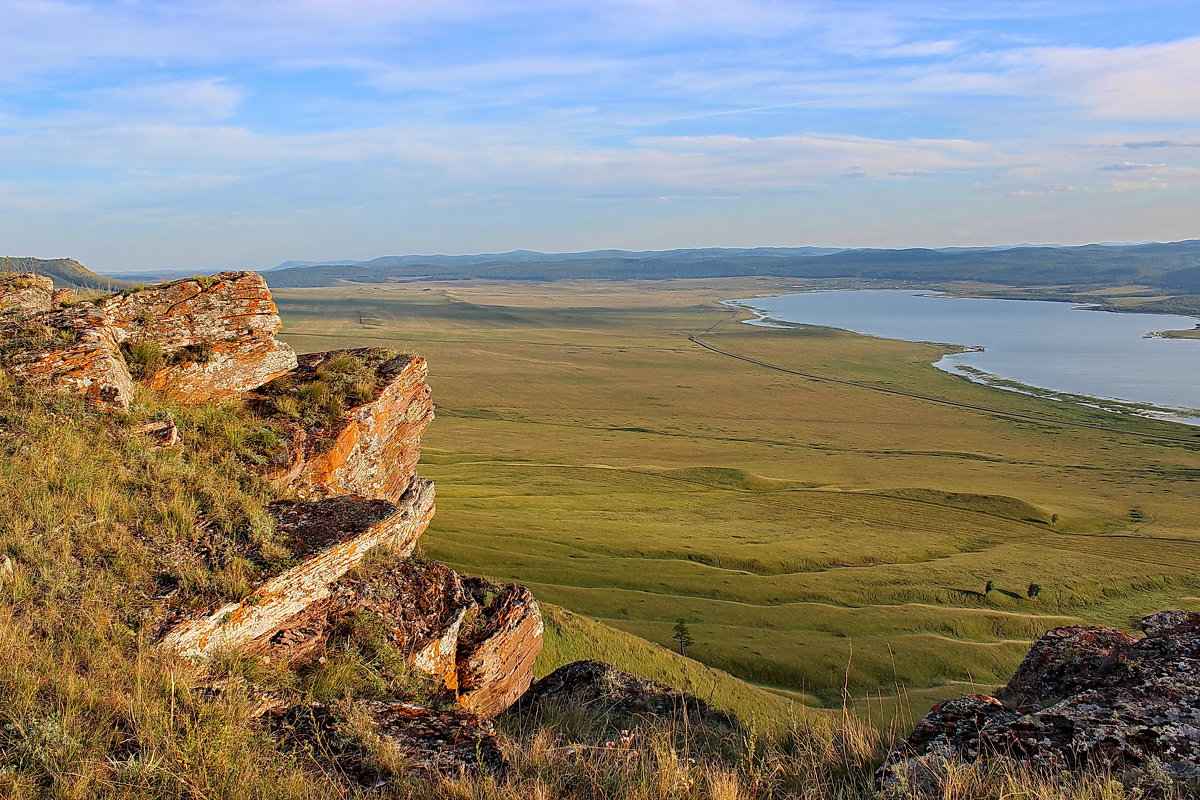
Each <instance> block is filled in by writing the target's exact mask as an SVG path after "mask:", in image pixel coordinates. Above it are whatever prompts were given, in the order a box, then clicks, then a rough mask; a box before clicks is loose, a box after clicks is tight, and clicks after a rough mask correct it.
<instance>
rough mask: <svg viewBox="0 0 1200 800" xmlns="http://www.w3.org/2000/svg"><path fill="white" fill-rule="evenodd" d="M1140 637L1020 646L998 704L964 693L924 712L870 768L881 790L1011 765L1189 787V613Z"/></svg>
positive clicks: (1106, 632) (1102, 634) (1149, 624)
mask: <svg viewBox="0 0 1200 800" xmlns="http://www.w3.org/2000/svg"><path fill="white" fill-rule="evenodd" d="M1142 629H1143V630H1144V631H1145V633H1146V636H1145V638H1143V639H1135V638H1133V637H1132V636H1129V635H1127V634H1125V633H1123V632H1121V631H1118V630H1116V629H1113V628H1101V627H1088V626H1071V627H1066V628H1056V629H1054V630H1052V631H1049V632H1048V633H1046V634H1045V635H1044V636H1043V637H1042V638H1041V639H1039V640H1038V641H1037V642H1035V643H1034V645H1033V647H1032V648H1030V651H1029V654H1028V655H1027V656H1026V658H1025V660H1024V661H1023V662H1022V663H1021V665H1020V667H1018V669H1017V671H1016V673H1015V674H1014V676H1013V679H1012V680H1011V681H1010V682H1009V684H1008V686H1006V687H1005V688H1004V690H1003V691H1002V697H1005V698H1007V699H1010V700H1011V701H1013V702H1020V703H1027V704H1029V705H1022V706H1019V707H1016V708H1013V707H1011V706H1007V705H1005V704H1004V703H1002V702H1001V701H1000V700H997V699H996V698H992V697H987V696H983V695H973V696H971V697H967V698H962V699H960V700H949V701H946V702H943V703H939V704H938V705H936V706H934V708H933V710H932V711H930V712H929V714H928V715H927V716H926V717H925V719H924V720H922V721H921V722H920V723H919V724H918V725H917V727H916V729H914V731H913V732H912V734H911V735H910V736H909V737H908V738H907V739H905V741H904V742H902V743H901V744H900V746H898V747H897V748H896V749H895V750H894V751H893V752H892V753H891V754H890V755H889V756H888V759H887V761H886V762H885V764H884V766H883V767H882V768H881V771H880V777H881V780H882V781H883V783H884V784H885V785H889V784H896V783H907V784H908V785H917V786H920V785H929V784H930V782H931V781H936V775H937V772H938V765H939V764H944V763H945V762H946V761H947V760H950V761H953V760H962V761H968V762H972V761H977V760H980V759H987V758H991V757H994V756H997V755H1004V756H1009V757H1016V758H1020V759H1021V760H1022V761H1024V762H1025V763H1027V764H1029V765H1030V766H1033V767H1035V768H1039V769H1044V770H1046V771H1056V770H1063V769H1082V768H1091V769H1099V770H1104V771H1111V772H1113V773H1115V774H1121V773H1123V772H1126V771H1129V770H1133V769H1138V768H1142V767H1146V766H1149V765H1151V764H1153V763H1156V762H1158V763H1161V765H1162V766H1163V767H1164V768H1165V769H1166V770H1167V771H1168V772H1169V773H1170V774H1171V775H1173V776H1175V777H1176V778H1180V779H1184V780H1195V779H1197V778H1200V614H1197V613H1193V612H1183V611H1167V612H1160V613H1158V614H1154V615H1152V616H1149V617H1146V618H1145V619H1144V620H1142Z"/></svg>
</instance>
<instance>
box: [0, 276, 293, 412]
mask: <svg viewBox="0 0 1200 800" xmlns="http://www.w3.org/2000/svg"><path fill="white" fill-rule="evenodd" d="M72 300H73V298H72V296H71V295H70V294H69V293H67V294H63V293H61V292H54V290H53V285H52V283H51V282H50V281H49V279H47V278H42V277H40V276H37V275H17V276H14V277H11V278H6V279H3V280H0V314H2V315H3V316H2V317H0V337H2V338H3V339H4V340H5V343H6V344H7V345H8V347H7V348H6V349H7V350H9V351H10V353H9V355H8V358H7V359H6V361H7V365H8V366H9V368H10V371H11V372H12V374H13V375H14V377H16V378H17V379H19V380H22V381H24V382H26V383H28V384H30V385H33V386H37V387H39V388H45V389H50V390H52V391H61V392H67V393H73V394H81V395H83V396H85V397H87V398H89V399H91V400H93V401H95V402H96V403H98V404H99V405H101V406H106V407H117V408H125V407H127V406H128V405H129V402H130V399H131V397H132V394H133V384H134V376H136V377H137V378H138V380H140V381H141V382H142V383H144V384H145V385H147V386H149V387H151V388H153V389H157V390H162V391H166V392H169V393H171V394H174V395H176V396H178V397H179V398H180V399H183V400H185V401H191V402H198V401H202V400H207V399H211V398H215V397H227V396H230V395H234V394H238V393H241V392H245V391H248V390H250V389H254V388H257V387H259V386H261V385H262V384H263V383H266V382H267V381H268V380H270V379H271V378H273V377H275V376H277V375H280V374H283V373H284V372H287V371H288V370H291V369H293V368H294V367H295V366H296V355H295V353H294V352H292V349H291V348H290V347H288V346H287V345H286V344H284V343H283V342H280V341H278V340H277V339H275V334H276V333H277V332H278V331H279V329H280V327H281V325H282V323H281V322H280V319H279V313H278V310H277V309H276V308H275V303H274V301H273V300H271V295H270V292H269V291H267V285H266V282H265V281H263V279H262V277H261V276H259V275H256V274H255V273H252V272H223V273H221V274H219V275H216V276H214V277H212V278H193V279H188V280H184V281H176V282H174V283H168V284H163V285H161V286H156V287H149V288H145V289H137V290H129V291H127V292H123V293H121V294H118V295H114V296H112V297H108V298H105V299H102V300H99V301H97V302H94V303H92V302H80V303H75V304H73V305H69V306H67V305H64V304H65V303H71V302H72Z"/></svg>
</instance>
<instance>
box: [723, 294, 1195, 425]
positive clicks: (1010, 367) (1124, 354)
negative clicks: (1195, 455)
mask: <svg viewBox="0 0 1200 800" xmlns="http://www.w3.org/2000/svg"><path fill="white" fill-rule="evenodd" d="M735 302H736V303H737V304H738V305H744V306H746V307H748V308H751V309H753V310H755V311H757V312H758V313H759V314H761V315H762V317H763V318H764V319H765V320H767V321H768V322H769V321H777V322H791V323H801V324H805V325H820V326H826V327H833V328H842V329H846V330H851V331H855V332H858V333H865V334H869V335H872V336H880V337H884V338H889V339H904V340H907V341H918V342H919V341H926V342H944V343H947V344H957V345H963V346H966V347H970V348H973V349H972V350H971V351H968V352H963V353H954V354H951V355H947V356H946V357H944V358H943V359H942V360H941V361H939V362H938V363H937V366H938V367H939V368H941V369H944V370H946V371H948V372H955V373H958V374H964V372H963V370H962V369H960V368H961V367H968V368H973V369H974V370H980V371H982V372H984V373H987V374H988V375H992V376H997V377H999V378H1003V379H1008V380H1012V381H1017V382H1019V383H1022V384H1028V385H1029V386H1034V387H1041V388H1045V389H1050V390H1053V391H1056V392H1066V393H1072V394H1079V395H1087V396H1090V397H1098V398H1108V399H1114V400H1121V401H1125V402H1130V403H1147V404H1152V405H1154V406H1159V407H1163V408H1171V409H1200V377H1198V376H1200V346H1198V345H1200V342H1197V341H1194V340H1190V341H1189V340H1186V339H1164V338H1159V337H1152V336H1148V334H1150V333H1152V332H1154V331H1159V330H1165V329H1179V328H1191V327H1194V326H1195V324H1196V320H1195V319H1193V318H1191V317H1183V316H1168V315H1150V314H1114V313H1104V312H1097V311H1089V310H1086V309H1083V308H1081V307H1079V306H1076V305H1073V304H1071V303H1052V302H1043V301H1030V300H994V299H984V298H964V297H946V296H943V295H938V294H934V293H930V292H919V291H911V290H894V289H879V290H847V291H841V290H839V291H824V292H804V293H799V294H787V295H779V296H776V297H757V298H751V299H745V300H738V301H735ZM974 348H982V349H974ZM966 374H967V376H968V377H972V378H973V379H977V378H979V376H978V375H977V374H972V373H966ZM1179 419H1180V421H1186V422H1191V423H1193V424H1200V419H1197V418H1190V419H1189V418H1186V417H1180V418H1179Z"/></svg>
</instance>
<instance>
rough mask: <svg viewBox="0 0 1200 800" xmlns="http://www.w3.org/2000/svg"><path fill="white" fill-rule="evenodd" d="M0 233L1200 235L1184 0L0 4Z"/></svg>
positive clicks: (133, 243)
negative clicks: (1066, 0) (1166, 0)
mask: <svg viewBox="0 0 1200 800" xmlns="http://www.w3.org/2000/svg"><path fill="white" fill-rule="evenodd" d="M0 53H2V54H3V57H2V58H0V252H6V253H8V254H11V255H33V256H39V257H59V256H71V257H74V258H78V259H80V260H81V261H83V262H84V263H85V264H88V265H89V266H92V267H93V268H97V269H101V270H122V269H149V268H180V269H193V268H194V269H215V268H230V267H265V266H270V265H273V264H275V263H278V262H279V261H282V260H284V259H290V258H302V259H314V260H316V259H332V258H370V257H373V256H377V255H383V254H396V253H420V252H444V253H468V252H485V251H502V250H509V249H515V248H528V249H537V250H585V249H592V248H604V247H621V248H629V249H661V248H670V247H699V246H756V245H779V246H791V245H805V244H815V245H839V246H918V245H927V246H940V245H969V244H998V243H1015V242H1021V241H1046V242H1048V241H1057V242H1064V243H1082V242H1089V241H1111V240H1117V241H1140V240H1145V239H1158V240H1174V239H1184V238H1196V237H1200V213H1198V211H1200V5H1198V4H1197V3H1196V1H1195V0H1184V1H1182V2H1165V1H1161V0H1159V1H1156V0H1141V1H1140V2H1138V3H1132V2H1115V1H1112V0H1095V1H1094V2H1092V1H1089V0H1072V1H1071V2H1058V0H1038V1H1036V2H1032V1H1031V2H1021V1H1020V0H1017V1H1015V2H987V1H986V0H974V1H972V2H967V1H964V0H942V1H941V2H909V0H890V1H888V2H854V1H853V0H847V1H846V2H782V1H778V2H771V1H768V0H619V1H616V2H604V0H587V1H586V2H534V1H532V0H530V1H526V0H512V1H511V2H507V1H506V0H442V1H440V2H433V1H432V0H423V1H422V2H410V1H409V0H391V1H387V0H297V1H295V2H281V1H277V0H258V1H257V2H252V3H251V2H228V1H227V0H209V1H208V2H194V3H193V2H149V1H146V0H108V1H106V2H60V1H59V0H0Z"/></svg>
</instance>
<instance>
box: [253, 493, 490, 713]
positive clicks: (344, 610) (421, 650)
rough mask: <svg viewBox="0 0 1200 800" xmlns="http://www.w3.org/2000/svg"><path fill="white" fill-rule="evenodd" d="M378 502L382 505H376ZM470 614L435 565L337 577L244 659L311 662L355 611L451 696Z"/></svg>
mask: <svg viewBox="0 0 1200 800" xmlns="http://www.w3.org/2000/svg"><path fill="white" fill-rule="evenodd" d="M380 502H383V501H380ZM475 610H476V605H475V601H474V600H473V599H472V598H471V596H470V595H468V594H467V592H466V589H465V588H464V587H463V580H462V578H461V577H460V576H459V575H458V574H457V573H456V572H454V570H452V569H450V568H449V567H447V566H446V565H444V564H439V563H438V562H436V561H407V562H403V563H400V564H397V565H395V566H394V567H390V568H388V569H387V570H386V571H383V572H378V573H376V574H373V575H370V576H369V577H367V578H365V579H358V578H343V579H342V580H340V581H338V583H337V584H335V585H334V586H333V587H332V588H331V590H330V595H329V597H328V598H327V599H326V600H325V601H322V602H320V603H314V604H312V605H311V606H309V607H308V608H307V609H305V610H304V611H303V612H301V613H300V614H298V615H296V616H295V617H294V618H292V619H291V620H288V622H286V623H285V624H284V625H283V626H281V627H280V629H279V630H278V631H276V632H275V633H273V634H271V635H270V636H268V637H265V638H262V639H260V640H258V641H256V642H253V643H251V644H250V645H249V646H247V648H246V649H245V650H243V654H244V655H264V656H267V657H269V658H270V659H271V660H272V661H275V662H284V663H288V664H298V663H303V662H305V661H308V660H311V659H312V658H314V657H315V656H316V655H317V654H318V653H319V652H320V651H321V650H322V649H323V648H324V647H325V645H326V644H327V642H328V641H329V637H330V635H331V634H332V633H333V632H334V631H335V630H336V629H337V627H338V625H339V624H340V623H341V622H342V621H343V620H345V619H346V618H347V617H348V616H350V615H351V614H353V613H355V612H359V611H365V612H369V613H371V614H374V615H376V616H377V617H378V618H379V619H380V620H382V621H383V622H384V623H385V624H386V625H387V626H388V628H389V634H390V636H389V638H390V640H391V643H392V644H393V645H395V646H396V647H397V648H398V649H399V650H400V651H401V652H403V653H406V654H407V655H408V657H409V659H410V662H411V663H412V665H413V666H414V667H416V668H417V669H419V670H421V671H423V672H425V673H426V674H428V675H430V676H432V677H434V678H435V679H436V680H437V681H438V683H439V684H440V685H441V686H442V687H443V689H444V690H445V691H446V692H447V693H448V694H449V695H450V696H451V697H453V696H454V692H455V691H456V690H457V688H458V671H457V663H456V660H455V655H456V653H457V651H458V635H459V631H460V630H461V628H462V624H463V620H464V619H465V618H466V616H467V614H468V613H469V612H474V611H475Z"/></svg>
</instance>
